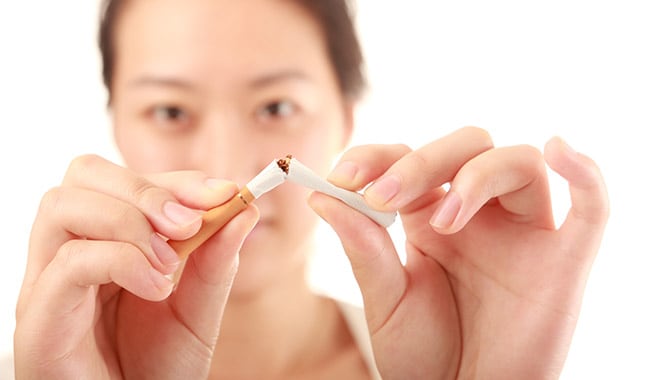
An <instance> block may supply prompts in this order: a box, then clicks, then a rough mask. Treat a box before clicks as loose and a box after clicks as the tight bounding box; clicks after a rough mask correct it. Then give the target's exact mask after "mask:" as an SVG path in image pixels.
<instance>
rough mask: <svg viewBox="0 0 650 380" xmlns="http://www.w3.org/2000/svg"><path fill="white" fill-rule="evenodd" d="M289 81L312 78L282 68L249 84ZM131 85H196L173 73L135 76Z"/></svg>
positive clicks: (187, 87)
mask: <svg viewBox="0 0 650 380" xmlns="http://www.w3.org/2000/svg"><path fill="white" fill-rule="evenodd" d="M287 81H299V82H306V83H309V82H311V81H312V80H311V79H310V78H309V77H308V76H307V75H306V74H305V73H303V72H302V71H299V70H280V71H274V72H269V73H265V74H262V75H260V76H258V77H256V78H254V79H253V80H251V81H249V83H248V84H247V86H248V87H249V88H251V89H259V88H263V87H268V86H271V85H274V84H276V83H281V82H287ZM129 86H134V87H147V86H159V87H171V88H177V89H182V90H188V91H193V90H195V88H196V87H195V85H194V84H193V83H192V82H191V81H188V80H185V79H183V78H181V77H176V76H172V75H143V76H140V77H137V78H135V79H134V80H132V81H131V82H129Z"/></svg>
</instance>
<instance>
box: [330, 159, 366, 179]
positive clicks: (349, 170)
mask: <svg viewBox="0 0 650 380" xmlns="http://www.w3.org/2000/svg"><path fill="white" fill-rule="evenodd" d="M358 172H359V166H358V165H357V164H355V163H354V162H352V161H343V162H341V163H339V164H338V165H336V167H335V168H334V170H332V172H331V173H330V174H329V175H328V176H327V179H328V180H329V181H330V182H334V183H350V182H354V178H355V177H356V176H357V173H358Z"/></svg>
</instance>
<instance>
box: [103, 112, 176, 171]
mask: <svg viewBox="0 0 650 380" xmlns="http://www.w3.org/2000/svg"><path fill="white" fill-rule="evenodd" d="M113 128H114V135H115V143H116V145H117V148H118V149H119V151H120V154H121V155H122V159H123V160H124V162H125V164H126V166H128V167H129V168H130V169H132V170H135V171H136V172H139V173H155V172H163V171H170V170H176V169H177V168H179V167H182V162H179V157H177V156H178V154H176V152H178V147H177V146H169V144H166V143H165V142H162V141H158V140H157V139H156V138H155V137H152V136H151V134H149V133H145V129H144V128H141V127H140V126H138V125H137V124H135V123H120V121H119V120H116V121H115V123H114V127H113Z"/></svg>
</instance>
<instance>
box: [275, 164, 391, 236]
mask: <svg viewBox="0 0 650 380" xmlns="http://www.w3.org/2000/svg"><path fill="white" fill-rule="evenodd" d="M287 180H289V181H291V182H295V183H297V184H300V185H302V186H305V187H308V188H310V189H312V190H316V191H319V192H321V193H324V194H327V195H330V196H332V197H334V198H337V199H339V200H341V201H343V202H344V203H346V204H347V205H348V206H350V207H352V208H353V209H355V210H357V211H359V212H361V213H362V214H364V215H366V216H367V217H369V218H370V219H372V220H374V221H375V222H376V223H377V224H379V225H382V226H384V227H388V226H390V225H391V224H393V222H395V218H396V216H397V213H394V212H382V211H377V210H375V209H372V208H370V206H368V204H367V203H366V201H365V200H364V199H363V196H361V194H359V193H355V192H354V191H350V190H346V189H342V188H340V187H337V186H334V185H333V184H331V183H330V182H327V181H326V180H324V179H323V178H321V177H319V176H318V174H316V173H314V172H313V171H312V170H311V169H309V168H308V167H306V166H305V165H303V164H302V163H301V162H300V161H298V160H296V159H295V158H292V159H291V161H290V163H289V174H287Z"/></svg>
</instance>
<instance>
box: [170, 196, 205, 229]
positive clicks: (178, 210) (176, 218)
mask: <svg viewBox="0 0 650 380" xmlns="http://www.w3.org/2000/svg"><path fill="white" fill-rule="evenodd" d="M163 213H165V216H167V218H169V220H171V221H172V222H173V223H174V224H177V225H178V226H180V227H185V226H188V225H190V224H192V223H194V222H196V221H197V220H199V219H201V214H199V213H198V212H196V211H194V210H191V209H189V208H187V207H185V206H181V205H180V204H178V203H176V202H166V203H165V204H164V205H163Z"/></svg>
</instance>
